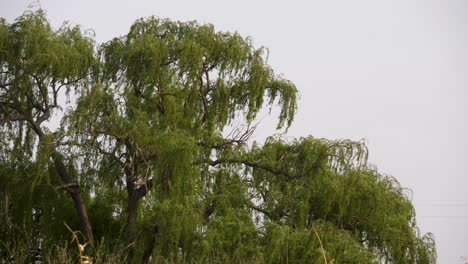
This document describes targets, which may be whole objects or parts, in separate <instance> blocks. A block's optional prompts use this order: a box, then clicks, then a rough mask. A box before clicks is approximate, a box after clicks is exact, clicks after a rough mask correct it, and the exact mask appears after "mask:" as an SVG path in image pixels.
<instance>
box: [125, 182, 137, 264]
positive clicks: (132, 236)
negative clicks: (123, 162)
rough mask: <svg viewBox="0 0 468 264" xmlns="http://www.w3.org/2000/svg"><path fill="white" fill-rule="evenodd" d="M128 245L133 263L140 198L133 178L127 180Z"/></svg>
mask: <svg viewBox="0 0 468 264" xmlns="http://www.w3.org/2000/svg"><path fill="white" fill-rule="evenodd" d="M127 195H128V197H127V247H128V263H133V258H134V256H133V255H134V253H135V242H136V237H137V230H136V228H137V227H136V223H137V216H138V199H137V197H136V190H135V189H134V184H133V181H132V180H127Z"/></svg>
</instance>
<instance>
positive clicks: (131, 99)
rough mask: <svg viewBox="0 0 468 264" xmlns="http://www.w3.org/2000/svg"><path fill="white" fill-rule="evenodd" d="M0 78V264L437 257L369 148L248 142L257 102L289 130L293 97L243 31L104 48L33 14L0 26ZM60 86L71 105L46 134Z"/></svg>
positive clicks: (202, 32)
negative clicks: (85, 229) (85, 226)
mask: <svg viewBox="0 0 468 264" xmlns="http://www.w3.org/2000/svg"><path fill="white" fill-rule="evenodd" d="M0 71H1V72H2V73H1V75H0V106H1V107H0V132H1V134H0V222H1V223H2V225H0V262H2V263H3V262H7V261H9V260H8V258H10V257H13V258H15V261H16V262H21V261H29V262H32V260H33V257H34V256H35V254H36V252H37V251H41V252H40V253H38V254H36V255H37V256H39V257H40V258H41V259H40V260H38V261H42V262H41V263H43V262H49V263H76V262H77V260H78V259H79V257H80V255H81V256H89V257H92V260H93V263H123V262H126V263H128V262H130V263H132V262H133V263H142V262H143V261H149V260H152V262H153V263H325V262H326V263H382V262H385V263H421V264H422V263H435V261H436V259H435V258H436V251H435V244H434V239H433V237H432V235H431V234H426V235H422V234H420V233H419V230H418V228H417V226H416V221H415V211H414V208H413V206H412V204H411V201H410V200H409V199H408V197H406V195H405V189H404V188H402V187H401V186H400V185H399V183H398V182H397V181H396V179H395V178H392V177H389V176H384V175H382V174H381V173H379V172H378V171H377V169H375V168H374V167H372V166H371V165H369V164H368V163H367V156H368V152H367V148H366V146H365V145H364V144H363V143H362V142H353V141H348V140H341V141H332V140H325V139H317V138H313V137H311V136H309V137H304V138H300V139H296V140H292V141H285V140H283V139H281V138H275V137H271V138H269V139H267V140H266V142H264V143H263V144H254V145H253V146H252V147H248V146H247V145H246V141H247V139H248V138H249V136H250V135H251V133H252V130H251V129H252V122H253V121H254V119H255V117H256V114H257V113H258V112H259V111H260V110H261V108H262V107H264V106H267V107H272V106H273V105H274V104H278V107H279V111H280V114H279V117H278V124H277V126H278V128H286V129H287V128H288V127H289V126H290V125H291V122H292V121H293V119H294V114H295V112H296V105H297V102H296V101H297V89H296V87H295V86H294V84H293V83H292V82H290V81H289V80H286V79H283V78H281V77H279V75H277V74H275V73H274V71H273V70H272V69H271V67H270V66H269V65H268V63H267V60H266V50H265V49H264V48H258V49H257V48H255V47H254V45H253V44H252V42H251V40H250V39H249V38H244V37H242V36H240V35H239V34H238V33H230V32H220V31H216V30H215V28H214V27H213V26H212V25H202V24H199V23H197V22H176V21H171V20H167V19H158V18H155V17H150V18H144V19H139V20H137V21H136V22H135V23H134V24H133V25H132V27H131V28H130V30H129V32H128V33H127V34H126V35H124V36H122V37H119V38H115V39H113V40H111V41H109V42H107V43H103V44H101V45H99V46H98V47H96V48H95V45H94V40H93V39H92V37H91V36H90V35H89V34H86V33H83V32H82V30H81V29H80V28H79V27H77V26H71V25H68V24H65V25H64V26H63V27H62V28H60V29H58V30H53V29H52V28H51V27H50V25H49V22H48V21H47V19H46V17H45V14H44V12H43V11H37V12H27V13H25V14H24V15H22V16H21V17H19V18H18V19H17V20H16V21H15V22H14V23H12V24H8V23H7V22H6V21H5V20H3V19H2V20H0ZM60 87H63V88H64V90H66V92H74V96H75V98H74V99H76V104H72V105H71V107H69V108H68V109H64V110H66V111H65V114H64V118H63V119H62V122H61V124H60V128H59V129H58V130H57V131H56V132H54V133H52V132H50V131H48V130H47V129H46V128H45V123H43V122H45V121H47V120H50V118H51V115H52V114H53V113H54V111H57V110H59V109H60V108H63V107H65V105H60V100H59V101H57V99H58V98H59V97H58V96H57V95H58V92H59V90H60ZM60 98H62V97H60ZM234 120H236V122H239V123H241V125H239V127H238V128H237V130H236V129H235V130H234V132H233V133H231V134H230V135H229V136H227V137H226V136H223V132H224V130H225V129H226V127H227V126H228V125H234V122H233V121H234ZM244 128H245V129H244ZM243 129H244V130H245V131H243ZM52 161H54V162H52ZM59 163H60V164H62V163H63V164H62V165H63V166H62V168H61V170H62V171H61V172H60V171H59V170H57V169H56V168H57V166H58V165H57V164H59ZM60 164H59V165H60ZM65 170H66V174H67V176H69V178H70V179H69V180H68V181H69V182H70V183H71V184H72V185H73V186H74V187H73V188H74V189H67V188H68V187H70V186H64V184H63V179H64V178H63V175H59V174H60V173H62V174H63V173H64V172H63V171H65ZM59 176H62V177H59ZM64 190H67V191H68V192H69V193H73V194H76V193H78V192H79V193H80V195H81V197H83V203H84V204H83V206H84V207H86V210H87V212H88V214H89V220H90V221H89V222H90V224H91V226H92V228H93V232H94V238H95V242H94V243H93V244H90V245H89V246H88V248H89V249H88V250H89V252H81V253H79V252H78V251H77V250H76V249H75V248H74V247H70V245H67V244H66V243H67V242H66V241H67V240H68V241H69V238H70V233H69V231H68V230H67V229H66V228H65V227H64V226H63V223H64V222H65V223H67V225H69V226H70V229H71V230H80V228H81V227H80V221H79V218H78V217H77V215H76V212H75V211H74V209H75V208H76V207H77V205H79V204H78V203H76V199H77V198H76V197H77V196H76V195H75V196H69V195H68V194H69V193H66V192H65V191H64ZM70 197H73V200H72V199H70ZM73 234H74V235H76V237H75V239H76V238H78V239H79V240H80V239H82V237H80V235H79V232H75V231H73ZM75 241H76V240H75ZM82 242H83V240H80V243H82ZM22 245H23V246H22ZM24 245H27V248H26V247H24Z"/></svg>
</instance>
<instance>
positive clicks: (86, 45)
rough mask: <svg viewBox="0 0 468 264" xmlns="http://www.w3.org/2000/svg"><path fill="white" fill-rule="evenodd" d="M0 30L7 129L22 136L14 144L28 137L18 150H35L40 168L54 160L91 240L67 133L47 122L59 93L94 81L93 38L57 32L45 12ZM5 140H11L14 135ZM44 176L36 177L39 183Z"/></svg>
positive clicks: (1, 106)
mask: <svg viewBox="0 0 468 264" xmlns="http://www.w3.org/2000/svg"><path fill="white" fill-rule="evenodd" d="M0 28H1V29H0V35H1V36H0V47H1V54H0V73H1V77H0V125H1V126H2V133H13V134H15V135H17V136H19V138H16V139H14V141H10V142H15V143H14V144H16V142H21V141H23V138H21V136H24V137H25V138H24V144H22V145H21V147H20V148H16V149H14V150H15V151H18V152H26V153H30V155H29V157H30V158H31V159H36V161H35V162H36V163H39V165H38V166H43V167H48V166H49V158H50V159H51V160H52V161H53V163H54V164H53V165H52V167H53V168H54V170H55V174H56V175H58V177H59V178H60V180H61V184H62V185H61V187H62V188H64V189H65V190H66V191H67V192H68V193H69V195H70V197H71V198H72V200H73V205H74V207H75V210H76V212H77V214H78V219H79V221H80V229H81V231H82V233H83V235H84V236H85V238H86V239H87V240H88V241H90V242H92V240H93V234H92V230H91V225H90V223H89V220H88V215H87V211H86V208H85V203H84V200H83V197H82V195H81V193H80V188H79V183H78V182H77V179H74V178H73V175H71V173H70V171H69V169H68V168H67V165H68V164H67V161H66V157H64V156H63V155H62V154H61V153H60V151H59V150H58V148H57V145H58V144H59V139H60V138H59V135H60V133H61V132H62V131H60V130H59V131H57V132H58V133H57V134H51V133H50V131H48V129H47V128H46V127H44V122H46V121H49V120H50V118H51V116H52V115H53V114H54V112H56V111H58V110H60V109H61V107H62V105H60V99H61V98H60V94H64V93H66V94H68V93H69V92H70V91H71V89H73V88H76V87H81V86H82V85H84V84H85V82H86V81H87V80H88V79H89V78H88V77H89V74H90V70H91V66H92V65H93V63H94V61H95V58H94V56H93V49H94V43H93V40H92V39H91V38H90V37H89V36H88V35H85V34H83V33H82V32H81V30H80V28H79V27H77V26H75V27H73V26H70V25H67V24H65V25H64V26H63V27H61V28H60V29H59V30H57V31H53V30H52V29H51V27H50V25H49V23H48V21H47V19H46V18H45V14H44V12H43V11H41V10H39V11H37V12H26V13H25V14H24V15H23V16H21V17H19V18H18V19H17V20H16V21H15V23H13V24H11V25H9V24H7V23H6V21H5V20H3V19H2V20H1V21H0ZM32 132H33V133H34V134H35V135H34V136H32V135H31V133H32ZM4 135H6V134H4ZM2 138H3V140H8V139H9V138H11V137H8V136H4V137H2ZM35 140H37V144H38V145H37V144H35ZM6 144H8V143H6ZM35 150H39V152H37V153H36V155H35V157H34V155H31V153H32V152H34V151H35ZM19 156H21V155H19ZM44 169H45V168H44ZM45 170H46V169H45ZM46 174H47V173H46ZM24 176H26V175H24ZM42 176H43V175H39V176H38V177H39V178H36V179H35V180H34V181H35V182H36V183H38V182H40V181H41V179H40V177H42ZM56 187H57V186H56Z"/></svg>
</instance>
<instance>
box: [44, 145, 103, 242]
mask: <svg viewBox="0 0 468 264" xmlns="http://www.w3.org/2000/svg"><path fill="white" fill-rule="evenodd" d="M52 158H53V160H54V165H55V169H56V170H57V173H58V174H59V176H60V179H61V180H62V182H63V184H64V185H65V186H66V190H67V191H68V193H69V194H70V196H71V198H72V200H73V206H74V207H75V210H76V213H77V214H78V218H79V220H80V230H81V233H83V236H84V237H85V239H86V242H87V243H93V241H94V239H93V230H92V228H91V223H90V222H89V218H88V212H87V211H86V206H85V203H84V201H83V198H82V197H81V193H80V187H79V186H78V184H76V183H74V182H73V181H72V179H71V178H70V175H69V174H68V171H67V169H66V167H65V164H64V163H63V157H62V155H61V154H60V153H58V152H57V151H53V152H52Z"/></svg>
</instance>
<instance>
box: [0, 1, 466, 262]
mask: <svg viewBox="0 0 468 264" xmlns="http://www.w3.org/2000/svg"><path fill="white" fill-rule="evenodd" d="M31 2H32V1H23V0H15V1H14V0H0V16H1V17H5V18H7V19H8V21H9V22H11V21H12V20H13V19H14V18H16V17H18V16H19V15H21V13H22V12H23V11H25V10H26V8H27V6H28V5H29V4H30V3H31ZM41 6H42V8H43V9H45V10H46V11H47V14H48V17H49V19H50V21H51V22H52V24H53V25H54V26H58V25H60V24H61V23H62V22H63V21H64V20H70V21H71V22H73V23H76V24H80V25H82V26H83V27H85V28H92V29H94V31H95V33H96V39H97V41H98V42H103V41H106V40H109V39H111V38H113V37H115V36H119V35H123V34H125V33H126V32H127V31H128V29H129V26H130V25H131V24H132V23H133V21H134V20H135V19H137V18H140V17H143V16H149V15H156V16H159V17H167V18H171V19H177V20H198V21H199V22H202V23H205V22H206V23H211V24H214V25H215V26H216V28H217V29H219V30H229V31H238V32H239V33H241V34H242V35H244V36H252V38H253V40H254V43H255V45H257V46H260V45H263V46H266V47H268V48H269V49H270V57H269V58H270V60H269V62H270V64H271V65H272V66H273V68H274V69H275V70H276V72H277V73H282V74H284V77H286V78H288V79H290V80H292V81H293V82H294V83H295V84H296V85H297V87H298V88H299V90H300V93H301V100H300V103H299V113H298V115H297V116H296V120H295V122H294V124H293V126H292V127H291V128H290V130H289V132H288V135H289V136H294V137H299V136H306V135H309V134H310V135H313V136H315V137H326V138H331V139H342V138H351V139H356V140H359V139H361V138H366V139H367V141H368V146H369V148H370V155H371V157H370V159H371V162H372V163H374V164H376V165H377V166H378V167H379V170H380V171H381V172H383V173H386V174H390V175H393V176H395V177H396V178H397V179H398V180H399V181H400V182H401V184H402V185H403V186H405V187H408V188H411V189H412V190H413V201H414V204H415V206H416V210H417V220H418V224H419V226H420V227H421V229H422V231H423V232H433V233H434V234H435V236H436V242H437V248H438V254H439V263H442V264H445V263H460V262H461V261H460V257H461V256H468V229H467V227H468V160H467V157H468V124H467V121H468V119H467V118H468V115H467V114H468V110H467V108H466V107H467V106H466V103H467V101H468V100H467V99H468V17H467V15H468V1H463V0H460V1H457V0H453V1H452V0H446V1H443V0H440V1H434V0H426V1H408V0H401V1H400V0H388V1H375V0H373V1H372V0H355V1H346V0H342V1H305V0H304V1H271V0H269V1H267V0H261V1H247V0H237V1H220V0H217V1H214V0H213V1H189V0H187V1H180V0H178V1H155V0H153V1H149V0H148V1H142V0H140V1H136V0H134V1H116V0H113V1H111V0H105V1H104V0H102V1H91V0H80V1H71V0H61V1H58V0H57V1H46V0H42V1H41ZM263 116H265V114H263V115H262V117H263ZM274 127H275V125H274V122H273V118H270V117H267V116H265V117H264V118H263V121H262V124H261V125H260V127H259V129H258V130H257V133H256V139H258V140H259V141H263V139H264V138H265V137H266V136H267V135H270V134H271V133H272V132H273V129H274Z"/></svg>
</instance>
